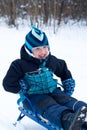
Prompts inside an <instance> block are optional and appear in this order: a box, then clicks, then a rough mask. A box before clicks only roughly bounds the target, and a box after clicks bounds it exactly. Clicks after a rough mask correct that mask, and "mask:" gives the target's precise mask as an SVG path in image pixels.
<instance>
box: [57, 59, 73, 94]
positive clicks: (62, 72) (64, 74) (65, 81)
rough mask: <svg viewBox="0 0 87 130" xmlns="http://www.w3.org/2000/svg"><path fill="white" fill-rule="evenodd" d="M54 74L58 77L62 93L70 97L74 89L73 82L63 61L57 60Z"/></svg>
mask: <svg viewBox="0 0 87 130" xmlns="http://www.w3.org/2000/svg"><path fill="white" fill-rule="evenodd" d="M56 74H57V75H59V77H60V79H61V82H62V87H63V89H64V92H65V93H66V94H67V95H69V96H71V95H72V94H73V92H74V88H75V80H74V79H73V77H72V74H71V72H70V70H69V69H68V67H67V64H66V62H65V61H64V60H58V63H57V66H56Z"/></svg>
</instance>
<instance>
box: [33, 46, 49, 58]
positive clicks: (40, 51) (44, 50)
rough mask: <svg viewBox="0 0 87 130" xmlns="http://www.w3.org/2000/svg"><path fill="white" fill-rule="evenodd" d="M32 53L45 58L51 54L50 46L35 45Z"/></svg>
mask: <svg viewBox="0 0 87 130" xmlns="http://www.w3.org/2000/svg"><path fill="white" fill-rule="evenodd" d="M32 53H33V55H34V56H35V57H36V58H38V59H45V58H46V57H47V56H48V55H49V48H48V46H41V47H35V48H33V50H32Z"/></svg>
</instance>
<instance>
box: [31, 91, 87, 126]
mask: <svg viewBox="0 0 87 130" xmlns="http://www.w3.org/2000/svg"><path fill="white" fill-rule="evenodd" d="M29 99H30V101H31V103H32V105H33V108H34V111H35V112H37V113H39V114H41V115H42V116H43V117H44V118H46V119H48V120H49V121H50V122H52V123H54V124H56V125H58V126H59V127H60V128H61V127H62V126H61V115H62V112H63V111H64V110H70V111H72V112H76V111H77V110H78V109H79V108H80V107H81V106H87V104H86V103H85V102H83V101H78V100H77V99H75V98H73V97H70V96H68V95H66V94H64V92H62V91H61V90H60V89H56V90H55V91H54V92H53V93H49V94H34V95H30V96H29Z"/></svg>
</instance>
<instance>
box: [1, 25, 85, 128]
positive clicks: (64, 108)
mask: <svg viewBox="0 0 87 130" xmlns="http://www.w3.org/2000/svg"><path fill="white" fill-rule="evenodd" d="M54 74H55V75H56V76H57V77H59V78H60V79H61V83H62V88H63V90H61V88H60V87H59V86H58V81H57V80H56V79H54V77H53V75H54ZM3 86H4V89H5V90H6V91H8V92H12V93H19V94H20V95H21V93H22V94H25V93H27V94H28V97H29V99H30V101H31V103H32V105H33V108H34V110H35V112H37V113H39V114H41V115H42V116H43V117H44V118H46V119H48V120H49V121H50V122H52V123H54V124H56V125H58V126H59V127H61V128H63V129H64V130H81V128H82V129H83V128H85V129H87V122H86V115H87V104H86V103H85V102H82V101H78V100H77V99H75V98H73V97H71V95H72V94H73V92H74V87H75V81H74V79H73V77H72V74H71V72H70V71H69V70H68V67H67V64H66V62H65V61H64V60H62V59H58V58H56V57H55V56H53V55H51V52H50V46H49V42H48V38H47V36H46V34H45V33H44V32H42V31H41V30H39V29H37V28H36V27H32V30H31V31H30V32H29V33H28V34H27V35H26V37H25V44H24V45H23V46H22V48H21V58H20V59H17V60H15V61H13V62H12V64H11V66H10V68H9V70H8V72H7V74H6V76H5V77H4V79H3ZM82 115H83V116H82Z"/></svg>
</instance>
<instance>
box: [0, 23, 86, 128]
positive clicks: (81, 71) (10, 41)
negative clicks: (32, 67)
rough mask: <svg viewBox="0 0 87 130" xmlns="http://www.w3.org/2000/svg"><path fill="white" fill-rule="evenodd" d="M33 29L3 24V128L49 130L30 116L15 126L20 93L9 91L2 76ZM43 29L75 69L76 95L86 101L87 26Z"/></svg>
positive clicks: (53, 47) (0, 58)
mask: <svg viewBox="0 0 87 130" xmlns="http://www.w3.org/2000/svg"><path fill="white" fill-rule="evenodd" d="M29 30H30V28H29V27H21V28H19V29H18V30H17V29H15V28H8V27H7V26H6V25H3V24H0V46H1V47H0V53H1V55H0V65H1V68H0V83H1V88H0V130H9V129H10V130H19V129H20V130H25V129H26V130H36V129H38V130H46V129H45V128H43V127H42V126H40V125H38V124H36V123H35V122H34V121H32V120H31V119H29V118H27V117H24V119H23V120H22V121H21V122H20V123H18V125H17V127H14V126H13V123H15V121H16V119H17V117H18V115H19V110H18V105H17V103H16V101H17V99H18V97H19V96H18V95H16V94H12V93H8V92H6V91H5V90H4V89H3V86H2V80H3V78H4V76H5V74H6V72H7V70H8V68H9V66H10V64H11V62H12V61H13V60H15V59H16V58H19V57H20V48H21V46H22V44H23V43H24V39H25V35H26V34H27V33H28V31H29ZM43 30H44V31H45V32H46V34H47V36H48V39H49V43H50V48H51V52H52V54H54V55H56V56H57V57H58V58H62V59H64V60H65V61H66V62H67V65H68V68H69V69H70V71H71V72H72V75H73V78H74V79H75V81H76V88H75V92H74V94H73V96H74V97H75V98H77V99H79V100H82V101H84V102H86V101H87V91H86V90H87V89H86V87H87V85H86V83H87V60H86V59H87V36H86V35H87V27H85V26H83V27H82V26H78V25H75V26H62V27H61V28H59V29H58V32H57V33H56V34H53V33H52V30H51V29H50V28H44V29H43Z"/></svg>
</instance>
